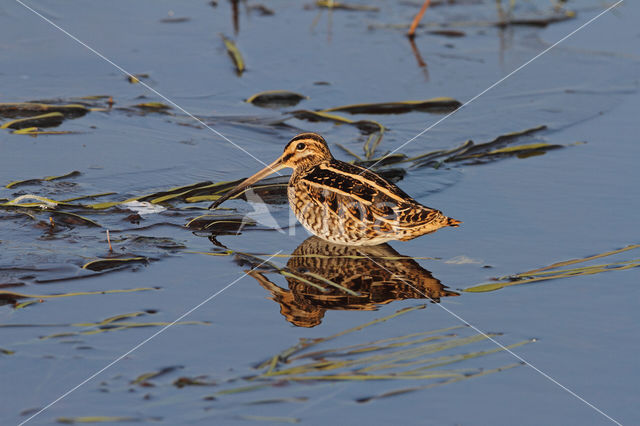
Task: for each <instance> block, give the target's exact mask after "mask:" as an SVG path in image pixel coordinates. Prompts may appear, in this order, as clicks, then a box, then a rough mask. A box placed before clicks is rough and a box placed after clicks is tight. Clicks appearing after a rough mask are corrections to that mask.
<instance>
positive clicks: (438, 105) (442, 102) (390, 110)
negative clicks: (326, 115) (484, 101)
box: [322, 97, 462, 114]
mask: <svg viewBox="0 0 640 426" xmlns="http://www.w3.org/2000/svg"><path fill="white" fill-rule="evenodd" d="M461 105H462V104H461V103H460V102H459V101H457V100H455V99H453V98H446V97H442V98H433V99H427V100H424V101H400V102H379V103H368V104H353V105H343V106H338V107H334V108H327V109H324V110H322V112H334V111H343V112H348V113H350V114H403V113H406V112H410V111H425V112H450V111H454V110H456V109H458V108H459V107H460V106H461Z"/></svg>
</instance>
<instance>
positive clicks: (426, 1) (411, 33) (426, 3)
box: [407, 0, 431, 39]
mask: <svg viewBox="0 0 640 426" xmlns="http://www.w3.org/2000/svg"><path fill="white" fill-rule="evenodd" d="M430 4H431V0H424V3H423V4H422V7H421V8H420V11H419V12H418V14H417V15H416V17H415V18H413V22H411V27H409V32H408V33H407V37H409V38H411V39H412V38H414V37H415V36H416V28H417V27H418V24H419V23H420V21H421V20H422V16H423V15H424V12H426V11H427V8H428V7H429V5H430Z"/></svg>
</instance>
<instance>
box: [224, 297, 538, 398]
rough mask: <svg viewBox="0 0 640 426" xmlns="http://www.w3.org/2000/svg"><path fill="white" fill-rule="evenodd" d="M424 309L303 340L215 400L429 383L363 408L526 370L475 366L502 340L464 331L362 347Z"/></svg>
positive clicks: (441, 331)
mask: <svg viewBox="0 0 640 426" xmlns="http://www.w3.org/2000/svg"><path fill="white" fill-rule="evenodd" d="M424 307H425V306H424V305H422V306H416V307H412V308H405V309H401V310H399V311H397V312H395V313H393V314H391V315H388V316H385V317H382V318H378V319H375V320H373V321H370V322H368V323H365V324H362V325H359V326H356V327H353V328H349V329H346V330H344V331H341V332H339V333H336V334H333V335H331V336H328V337H323V338H314V339H301V340H300V342H299V343H297V344H296V345H294V346H291V347H289V348H286V349H284V350H283V351H281V352H279V353H277V354H275V355H273V356H272V357H269V358H267V359H266V360H265V361H263V362H261V363H260V364H258V365H257V366H256V367H255V368H256V369H257V370H259V371H261V372H260V373H258V374H256V375H252V376H248V377H247V376H245V377H244V378H243V379H244V381H245V382H249V383H251V384H248V385H242V386H235V387H231V388H225V389H223V390H220V391H218V392H216V393H214V394H213V395H212V397H214V398H215V397H221V396H224V395H230V394H237V393H245V392H250V391H257V390H260V389H263V388H265V387H275V386H283V385H285V384H294V383H307V384H313V383H319V382H326V381H334V382H336V381H341V382H345V381H358V382H362V381H369V380H375V381H394V382H396V381H398V382H401V381H411V382H416V381H424V382H426V384H424V385H418V386H415V385H414V386H411V387H408V388H400V389H396V390H393V391H390V392H385V393H382V394H378V395H370V396H366V397H361V398H358V399H357V400H356V401H357V402H360V403H363V402H368V401H371V400H373V399H379V398H384V397H388V396H393V395H398V394H401V393H407V392H412V391H417V390H421V389H427V388H430V387H434V386H441V385H445V384H450V383H454V382H459V381H462V380H467V379H471V378H476V377H481V376H485V375H488V374H493V373H498V372H501V371H505V370H508V369H510V368H513V367H517V366H519V365H522V364H520V363H510V364H506V365H500V366H498V367H497V368H490V369H486V368H479V367H472V366H470V365H469V364H470V362H471V361H472V360H480V359H485V358H487V357H489V356H491V355H494V354H497V353H499V352H502V351H503V350H504V349H503V348H501V347H496V346H495V345H492V346H491V347H490V348H480V347H478V345H482V344H483V343H485V342H487V341H488V337H495V336H498V335H499V334H497V333H491V334H489V335H480V334H475V333H474V332H473V331H472V330H471V329H470V328H469V327H467V326H464V325H458V326H452V327H448V328H443V329H437V330H430V331H422V332H415V333H411V334H407V335H401V336H393V337H385V338H380V339H378V340H374V341H365V342H358V337H359V336H370V335H371V334H370V333H356V332H358V331H361V330H363V329H365V328H368V327H371V326H374V325H376V324H380V323H383V322H387V321H392V320H394V319H395V318H397V317H399V316H402V315H407V314H409V313H412V312H416V310H420V309H423V308H424ZM345 336H348V338H345ZM339 338H345V343H346V345H344V346H343V345H341V344H340V343H339ZM533 341H534V340H533V339H528V340H522V341H519V342H516V343H513V344H510V345H506V348H507V349H512V348H515V347H518V346H522V345H525V344H528V343H532V342H533ZM494 362H495V361H494ZM456 364H461V365H460V367H458V368H456V369H452V368H451V367H452V366H453V365H456ZM237 381H238V379H231V380H229V383H235V382H237Z"/></svg>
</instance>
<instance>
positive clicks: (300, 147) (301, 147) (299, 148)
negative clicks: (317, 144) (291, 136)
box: [296, 142, 307, 151]
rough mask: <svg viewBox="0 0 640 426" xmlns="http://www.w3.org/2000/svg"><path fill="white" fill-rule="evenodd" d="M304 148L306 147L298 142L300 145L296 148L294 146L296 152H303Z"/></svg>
mask: <svg viewBox="0 0 640 426" xmlns="http://www.w3.org/2000/svg"><path fill="white" fill-rule="evenodd" d="M306 147H307V145H305V144H303V143H302V142H300V143H299V144H298V146H296V149H297V150H298V151H302V150H303V149H305V148H306Z"/></svg>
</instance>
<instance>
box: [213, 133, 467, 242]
mask: <svg viewBox="0 0 640 426" xmlns="http://www.w3.org/2000/svg"><path fill="white" fill-rule="evenodd" d="M286 167H291V168H292V169H293V174H292V175H291V179H290V180H289V186H288V190H287V193H288V197H289V205H290V206H291V208H292V209H293V211H294V213H295V215H296V217H297V218H298V220H299V221H300V223H302V225H303V226H304V227H305V228H306V229H307V230H309V231H310V232H311V233H313V234H315V235H317V236H318V237H320V238H322V239H324V240H327V241H329V242H332V243H337V244H347V245H375V244H381V243H385V242H387V241H390V240H401V241H407V240H410V239H413V238H416V237H419V236H420V235H424V234H427V233H429V232H434V231H436V230H438V229H440V228H442V227H445V226H458V225H459V224H460V221H457V220H455V219H451V218H449V217H447V216H445V215H443V214H442V212H440V211H439V210H435V209H432V208H429V207H426V206H423V205H422V204H420V203H418V202H417V201H416V200H414V199H413V198H411V197H410V196H409V195H407V194H406V193H404V192H403V191H402V190H401V189H400V188H398V187H397V186H396V185H394V184H392V183H390V182H387V181H386V180H385V179H383V178H381V177H380V176H378V175H377V174H375V173H373V172H370V171H369V170H367V169H365V168H362V167H359V166H355V165H353V164H348V163H345V162H342V161H339V160H336V159H335V158H333V156H332V155H331V152H330V151H329V147H328V146H327V143H326V142H325V140H324V139H323V138H322V136H320V135H318V134H315V133H301V134H299V135H298V136H296V137H294V138H293V139H291V140H290V141H289V143H288V144H287V146H286V147H285V148H284V152H283V153H282V155H281V156H280V157H279V158H278V159H277V160H276V161H274V162H273V163H271V164H270V165H268V166H267V167H266V168H264V169H263V170H261V171H259V172H258V173H256V174H255V175H253V176H251V177H250V178H247V179H245V180H244V181H243V182H242V183H240V184H239V185H238V186H237V187H235V188H234V189H233V190H231V191H230V192H228V193H227V194H226V195H225V196H223V197H222V198H220V199H218V200H217V201H216V202H215V203H213V204H212V205H211V206H210V208H215V207H217V206H218V205H220V204H221V203H222V202H224V201H225V200H227V199H229V198H231V197H234V196H236V195H238V194H240V193H241V192H242V191H244V190H245V189H246V188H247V187H248V186H249V185H251V184H253V183H255V182H257V181H259V180H260V179H263V178H265V177H267V176H269V175H270V174H272V173H275V172H277V171H278V170H281V169H283V168H286Z"/></svg>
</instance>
